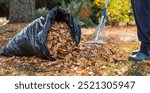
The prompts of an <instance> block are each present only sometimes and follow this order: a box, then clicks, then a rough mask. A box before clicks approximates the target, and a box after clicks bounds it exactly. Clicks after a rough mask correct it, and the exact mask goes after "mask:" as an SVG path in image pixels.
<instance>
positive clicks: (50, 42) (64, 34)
mask: <svg viewBox="0 0 150 93" xmlns="http://www.w3.org/2000/svg"><path fill="white" fill-rule="evenodd" d="M70 33H71V31H70V29H69V27H68V26H67V24H66V23H62V22H54V24H53V25H52V27H51V28H50V30H49V33H48V36H47V48H48V50H49V52H50V53H51V55H52V56H53V57H54V58H63V57H65V56H66V55H67V54H69V53H70V52H72V50H73V49H74V47H75V45H76V44H75V41H74V40H73V39H72V37H71V35H70Z"/></svg>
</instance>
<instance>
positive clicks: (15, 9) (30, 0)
mask: <svg viewBox="0 0 150 93" xmlns="http://www.w3.org/2000/svg"><path fill="white" fill-rule="evenodd" d="M34 12H35V0H10V10H9V22H10V23H19V22H31V21H33V20H34V17H35V14H34Z"/></svg>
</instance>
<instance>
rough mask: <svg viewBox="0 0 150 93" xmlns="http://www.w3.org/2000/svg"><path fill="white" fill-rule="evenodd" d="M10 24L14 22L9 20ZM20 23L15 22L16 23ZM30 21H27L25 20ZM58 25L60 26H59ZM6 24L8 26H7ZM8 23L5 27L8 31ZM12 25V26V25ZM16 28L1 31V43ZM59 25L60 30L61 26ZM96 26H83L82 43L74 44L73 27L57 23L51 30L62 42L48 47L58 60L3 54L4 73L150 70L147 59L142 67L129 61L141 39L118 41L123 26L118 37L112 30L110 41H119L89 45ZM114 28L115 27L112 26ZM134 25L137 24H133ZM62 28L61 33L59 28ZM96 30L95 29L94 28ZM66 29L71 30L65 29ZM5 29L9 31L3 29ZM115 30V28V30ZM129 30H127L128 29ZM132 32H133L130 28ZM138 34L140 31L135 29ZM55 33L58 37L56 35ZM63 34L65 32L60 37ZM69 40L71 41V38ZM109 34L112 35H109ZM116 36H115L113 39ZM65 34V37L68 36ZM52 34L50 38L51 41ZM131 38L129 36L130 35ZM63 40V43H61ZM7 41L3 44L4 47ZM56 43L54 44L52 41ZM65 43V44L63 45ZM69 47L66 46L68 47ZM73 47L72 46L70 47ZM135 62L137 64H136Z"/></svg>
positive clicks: (88, 73)
mask: <svg viewBox="0 0 150 93" xmlns="http://www.w3.org/2000/svg"><path fill="white" fill-rule="evenodd" d="M9 25H10V24H9ZM16 25H18V24H13V25H12V26H13V27H15V26H16ZM25 25H26V24H25ZM25 25H24V26H25ZM55 25H57V27H55ZM7 26H8V25H6V26H5V27H7ZM5 27H3V28H1V30H3V31H4V29H5ZM9 27H10V26H8V28H9ZM19 27H22V24H21V26H18V28H15V29H16V30H13V31H10V32H9V31H8V32H7V34H6V35H5V36H4V35H3V34H0V37H1V38H4V39H3V40H1V42H0V43H5V44H6V43H7V42H8V41H9V40H10V38H12V36H13V33H14V34H15V33H16V32H18V31H19V30H20V29H19ZM57 29H59V30H57ZM93 29H94V30H95V28H84V29H82V38H81V43H80V44H79V45H78V46H74V42H72V40H71V38H70V35H69V34H68V32H69V28H68V27H67V26H66V24H64V23H54V27H52V30H54V31H56V32H53V31H52V33H51V34H54V37H53V38H55V39H54V42H58V43H57V44H55V46H54V47H51V46H48V49H49V50H50V52H51V53H52V54H53V56H54V57H56V58H57V60H56V61H49V60H44V59H40V58H37V57H35V56H34V57H15V56H14V57H4V56H0V75H27V76H28V75H30V76H37V75H38V76H47V75H51V76H61V75H63V76H74V75H76V76H96V75H137V74H136V73H137V72H142V74H143V75H149V74H150V72H149V71H150V68H149V67H150V65H149V62H144V63H143V64H144V65H142V67H141V68H144V69H142V70H140V69H139V68H138V67H137V66H140V64H136V65H135V64H134V63H133V62H129V61H127V57H128V56H129V54H130V53H131V51H132V50H134V49H138V48H139V47H138V46H139V43H138V42H137V41H134V40H135V39H132V42H131V41H120V42H119V41H118V39H119V38H115V37H116V35H119V36H118V37H121V36H120V34H117V31H118V33H121V32H120V31H119V30H120V29H119V28H117V29H116V28H115V29H116V31H114V33H116V34H115V35H114V37H113V36H112V35H111V34H110V37H111V38H108V39H110V41H113V40H114V41H115V40H116V41H117V43H109V44H107V45H87V44H86V42H87V40H88V38H89V37H90V35H91V34H89V32H90V31H91V30H93ZM109 29H114V28H109ZM132 29H133V28H132ZM60 30H61V31H62V33H59V32H57V31H60ZM94 30H93V31H94ZM64 31H68V32H66V33H67V34H66V33H64ZM3 33H5V32H3ZM111 33H112V31H111ZM125 33H126V32H125ZM128 33H130V32H128ZM133 33H134V34H136V32H133ZM55 34H56V36H57V37H55ZM59 35H63V36H64V37H63V36H62V37H60V36H59ZM66 37H67V39H69V41H67V39H66ZM107 37H108V36H107ZM112 37H113V40H112ZM64 38H65V39H64ZM51 40H52V41H53V39H52V38H50V39H48V41H49V42H50V43H52V42H51ZM127 40H128V39H127ZM61 42H62V43H63V44H61ZM66 42H67V43H68V44H70V43H71V45H70V46H69V47H67V46H68V45H67V46H65V43H66ZM5 44H2V46H0V47H1V49H2V47H4V45H5ZM52 46H53V45H52ZM61 46H63V47H61ZM64 47H65V48H64ZM70 47H72V48H71V49H69V48H70ZM62 48H64V51H65V52H66V53H64V52H63V53H64V54H63V55H62V53H59V51H60V50H58V49H62ZM133 64H134V66H132V65H133Z"/></svg>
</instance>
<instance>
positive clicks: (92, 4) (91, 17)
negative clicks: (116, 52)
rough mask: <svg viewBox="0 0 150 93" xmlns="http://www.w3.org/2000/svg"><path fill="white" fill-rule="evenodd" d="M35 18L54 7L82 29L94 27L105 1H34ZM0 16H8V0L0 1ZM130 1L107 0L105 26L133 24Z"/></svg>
mask: <svg viewBox="0 0 150 93" xmlns="http://www.w3.org/2000/svg"><path fill="white" fill-rule="evenodd" d="M35 1H36V12H35V13H36V16H37V17H39V16H43V15H46V13H47V12H48V11H49V10H50V9H51V8H53V7H55V6H57V5H58V6H61V7H63V8H65V9H66V10H67V11H68V12H70V13H71V14H72V15H73V16H74V17H75V18H76V21H77V22H78V23H79V24H80V25H81V26H82V27H89V26H95V24H98V20H99V19H100V17H101V13H102V10H103V7H104V4H105V0H35ZM0 10H1V11H0V16H7V17H8V14H9V0H0ZM133 20H134V18H133V13H132V8H131V3H130V0H109V7H108V10H107V24H109V25H120V24H124V25H128V24H130V23H131V22H133Z"/></svg>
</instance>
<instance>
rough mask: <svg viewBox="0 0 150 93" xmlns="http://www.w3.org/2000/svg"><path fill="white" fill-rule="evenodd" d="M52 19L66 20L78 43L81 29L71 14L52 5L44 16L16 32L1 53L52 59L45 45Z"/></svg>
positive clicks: (72, 35)
mask: <svg viewBox="0 0 150 93" xmlns="http://www.w3.org/2000/svg"><path fill="white" fill-rule="evenodd" d="M54 21H58V22H59V21H61V22H66V23H67V25H68V26H69V27H70V29H71V33H70V35H71V37H72V38H73V40H74V41H75V42H76V44H79V43H80V38H81V29H80V27H79V25H78V24H77V23H76V22H75V19H74V18H73V16H72V15H71V14H69V13H67V12H66V11H65V10H64V9H62V8H61V7H54V8H53V9H51V10H50V11H49V13H48V14H47V15H46V16H45V17H40V18H38V19H36V20H34V21H33V22H31V23H29V24H28V25H27V26H26V27H25V28H24V29H22V30H21V31H20V32H19V33H18V34H16V35H15V36H14V37H13V38H12V39H11V41H10V42H9V43H8V44H7V45H6V46H5V48H4V49H3V50H2V52H1V55H5V56H37V57H40V58H44V59H48V60H51V61H54V60H55V58H53V57H52V56H51V55H50V53H49V51H48V48H47V47H46V41H47V36H48V31H49V29H50V28H51V27H52V24H53V22H54Z"/></svg>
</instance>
